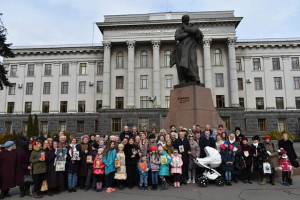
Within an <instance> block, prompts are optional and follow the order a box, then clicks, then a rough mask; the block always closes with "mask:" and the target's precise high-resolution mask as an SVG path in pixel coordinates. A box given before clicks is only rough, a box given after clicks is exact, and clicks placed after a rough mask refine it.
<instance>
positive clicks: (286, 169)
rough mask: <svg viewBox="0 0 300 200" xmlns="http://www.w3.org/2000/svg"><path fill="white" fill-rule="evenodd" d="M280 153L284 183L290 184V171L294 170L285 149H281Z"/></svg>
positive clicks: (280, 166) (280, 165)
mask: <svg viewBox="0 0 300 200" xmlns="http://www.w3.org/2000/svg"><path fill="white" fill-rule="evenodd" d="M280 154H281V159H280V160H279V169H280V170H281V172H282V185H285V186H289V185H290V182H291V179H290V180H289V173H290V172H291V171H292V165H291V162H290V161H289V158H288V156H287V155H286V151H285V150H284V149H282V148H281V149H280Z"/></svg>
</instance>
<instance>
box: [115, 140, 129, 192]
mask: <svg viewBox="0 0 300 200" xmlns="http://www.w3.org/2000/svg"><path fill="white" fill-rule="evenodd" d="M124 139H127V138H124ZM117 160H118V161H116V162H117V165H116V167H117V172H116V174H115V179H116V180H117V185H118V187H119V189H120V190H123V189H124V185H125V181H126V179H127V173H126V160H125V153H124V144H122V143H121V144H119V145H118V153H117Z"/></svg>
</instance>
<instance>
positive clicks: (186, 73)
mask: <svg viewBox="0 0 300 200" xmlns="http://www.w3.org/2000/svg"><path fill="white" fill-rule="evenodd" d="M181 21H182V25H181V27H180V28H179V29H177V30H176V32H175V40H176V41H177V44H176V46H175V49H174V50H173V52H172V53H171V59H170V67H173V65H175V64H176V68H177V73H178V79H179V85H185V84H187V83H191V84H197V85H200V77H199V70H198V65H197V51H196V50H197V45H199V44H201V42H202V39H203V34H202V32H201V31H200V30H199V28H198V27H197V26H195V25H191V24H189V21H190V17H189V16H188V15H183V16H182V19H181Z"/></svg>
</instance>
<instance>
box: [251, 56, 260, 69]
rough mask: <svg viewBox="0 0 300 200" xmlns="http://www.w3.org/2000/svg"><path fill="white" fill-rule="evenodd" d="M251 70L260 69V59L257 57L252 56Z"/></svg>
mask: <svg viewBox="0 0 300 200" xmlns="http://www.w3.org/2000/svg"><path fill="white" fill-rule="evenodd" d="M253 70H254V71H259V70H261V65H260V59H259V58H253Z"/></svg>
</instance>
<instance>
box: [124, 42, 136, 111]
mask: <svg viewBox="0 0 300 200" xmlns="http://www.w3.org/2000/svg"><path fill="white" fill-rule="evenodd" d="M126 43H127V48H128V69H127V79H128V82H127V108H134V107H135V102H134V99H135V88H134V84H135V82H134V80H135V78H134V54H135V41H127V42H126Z"/></svg>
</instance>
